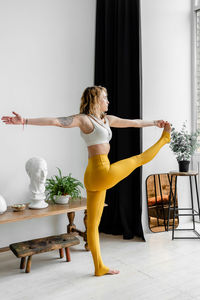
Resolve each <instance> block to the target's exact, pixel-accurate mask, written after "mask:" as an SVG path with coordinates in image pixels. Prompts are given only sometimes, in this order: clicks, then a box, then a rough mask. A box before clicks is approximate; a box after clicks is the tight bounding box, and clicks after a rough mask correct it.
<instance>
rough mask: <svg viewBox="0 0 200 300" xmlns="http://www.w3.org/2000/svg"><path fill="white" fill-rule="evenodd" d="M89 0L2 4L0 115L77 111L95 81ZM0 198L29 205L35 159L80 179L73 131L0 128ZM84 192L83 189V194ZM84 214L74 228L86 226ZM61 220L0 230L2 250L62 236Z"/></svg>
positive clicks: (81, 163) (83, 158)
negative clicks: (29, 172)
mask: <svg viewBox="0 0 200 300" xmlns="http://www.w3.org/2000/svg"><path fill="white" fill-rule="evenodd" d="M95 9H96V1H94V0H84V1H83V0H34V1H32V0H18V1H15V0H8V1H0V41H1V42H0V82H1V88H0V99H1V110H0V112H1V116H2V115H10V114H11V111H12V110H14V111H16V112H18V113H20V114H21V115H22V116H24V117H29V118H31V117H47V116H52V117H55V116H67V115H71V114H75V113H78V112H79V103H80V97H81V94H82V91H83V89H84V88H85V87H86V86H88V85H91V84H93V74H94V40H95ZM0 138H1V155H0V166H1V167H0V194H1V195H3V196H4V198H5V199H6V201H7V204H8V205H11V204H14V203H22V202H26V201H28V198H27V194H28V184H29V179H28V176H27V174H26V172H25V169H24V165H25V162H26V161H27V160H28V159H29V158H30V157H32V156H41V157H43V158H44V159H46V161H47V163H48V170H49V174H48V175H49V176H52V175H54V174H55V173H56V172H57V170H56V167H60V168H61V169H62V170H63V173H65V174H68V173H69V172H72V175H73V176H74V177H76V178H78V179H80V180H81V181H82V182H83V174H84V169H85V166H86V164H87V153H86V147H85V145H84V143H83V141H82V140H81V139H80V136H79V130H78V129H77V128H75V129H62V128H56V127H36V126H32V127H31V126H28V127H27V128H25V129H24V131H23V130H22V126H16V127H14V126H6V125H4V124H1V125H0ZM83 195H85V192H83ZM82 217H83V213H78V214H77V218H76V220H75V221H76V222H75V223H76V224H77V225H78V226H79V228H80V229H83V228H84V225H83V221H82ZM66 221H67V218H66V216H58V217H47V218H42V219H35V220H30V221H23V222H17V223H13V224H3V225H1V226H0V247H3V246H6V245H8V244H9V243H10V242H14V241H19V240H23V239H27V238H34V237H39V236H44V235H46V234H52V233H57V232H58V233H61V232H64V231H65V230H66Z"/></svg>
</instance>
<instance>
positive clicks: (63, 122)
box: [1, 111, 80, 128]
mask: <svg viewBox="0 0 200 300" xmlns="http://www.w3.org/2000/svg"><path fill="white" fill-rule="evenodd" d="M12 113H13V115H14V116H12V117H11V116H3V117H2V118H1V120H2V121H3V122H4V123H5V124H8V125H21V124H22V125H24V124H27V125H38V126H58V127H64V128H72V127H80V115H73V116H68V117H58V118H33V119H30V118H22V117H21V116H20V115H19V114H17V113H16V112H14V111H13V112H12Z"/></svg>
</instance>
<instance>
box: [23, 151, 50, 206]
mask: <svg viewBox="0 0 200 300" xmlns="http://www.w3.org/2000/svg"><path fill="white" fill-rule="evenodd" d="M25 168H26V172H27V174H28V176H29V177H30V185H29V190H30V193H31V203H30V204H29V208H35V209H40V208H46V207H47V206H48V203H46V202H45V199H46V196H45V182H46V178H47V163H46V161H45V160H44V159H43V158H41V157H32V158H30V159H29V160H28V161H27V162H26V165H25Z"/></svg>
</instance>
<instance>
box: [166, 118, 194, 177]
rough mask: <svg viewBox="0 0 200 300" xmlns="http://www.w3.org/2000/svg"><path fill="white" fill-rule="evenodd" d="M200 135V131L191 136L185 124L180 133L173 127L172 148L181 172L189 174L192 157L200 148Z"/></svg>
mask: <svg viewBox="0 0 200 300" xmlns="http://www.w3.org/2000/svg"><path fill="white" fill-rule="evenodd" d="M199 134H200V131H199V130H196V131H195V132H194V133H191V134H189V133H188V131H187V128H186V123H185V122H184V123H183V124H182V127H181V130H180V131H178V130H176V129H175V128H174V127H173V126H172V131H171V142H170V148H171V150H172V151H173V153H174V154H175V156H176V159H177V161H178V163H179V171H180V172H188V169H189V164H190V160H191V156H192V155H193V154H194V153H195V150H196V149H197V148H198V147H199V146H200V144H199V143H198V136H199Z"/></svg>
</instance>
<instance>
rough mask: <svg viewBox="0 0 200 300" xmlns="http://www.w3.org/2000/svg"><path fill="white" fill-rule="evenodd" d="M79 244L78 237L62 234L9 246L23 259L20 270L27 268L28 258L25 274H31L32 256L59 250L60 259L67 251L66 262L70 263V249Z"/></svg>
mask: <svg viewBox="0 0 200 300" xmlns="http://www.w3.org/2000/svg"><path fill="white" fill-rule="evenodd" d="M78 244H80V241H79V239H78V238H77V237H75V236H73V235H71V234H60V235H54V236H48V237H44V238H39V239H34V240H29V241H24V242H19V243H14V244H11V245H9V247H10V249H11V250H12V252H13V253H14V254H15V255H16V256H17V257H18V258H21V263H20V269H24V268H25V264H26V257H27V256H28V260H27V264H26V270H25V272H26V273H29V272H30V270H31V260H32V255H35V254H39V253H43V252H48V251H53V250H59V252H60V258H63V257H64V249H65V253H66V261H67V262H69V261H71V258H70V251H69V247H70V246H73V245H78Z"/></svg>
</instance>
